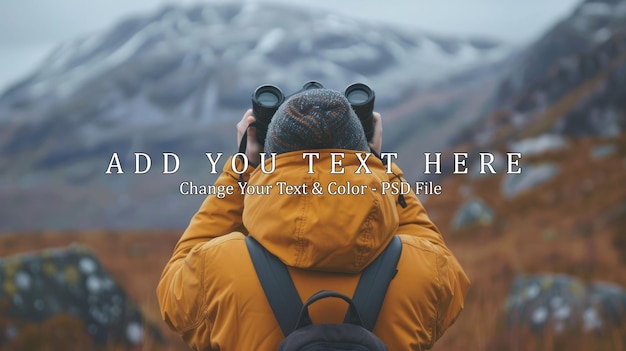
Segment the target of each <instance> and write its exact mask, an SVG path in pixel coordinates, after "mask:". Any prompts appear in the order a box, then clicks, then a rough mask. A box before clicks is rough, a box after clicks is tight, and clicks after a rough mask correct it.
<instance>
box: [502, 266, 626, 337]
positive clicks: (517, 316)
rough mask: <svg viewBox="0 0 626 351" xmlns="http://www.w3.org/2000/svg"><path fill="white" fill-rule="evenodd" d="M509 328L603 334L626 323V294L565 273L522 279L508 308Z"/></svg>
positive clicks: (614, 287)
mask: <svg viewBox="0 0 626 351" xmlns="http://www.w3.org/2000/svg"><path fill="white" fill-rule="evenodd" d="M505 316H506V321H507V325H508V327H509V328H529V329H530V330H531V331H533V332H535V333H541V332H553V333H556V334H561V333H566V332H574V333H579V332H582V331H602V330H605V329H610V328H613V327H620V326H621V325H623V323H624V321H626V291H625V290H623V289H622V288H620V287H619V286H616V285H614V284H609V283H605V282H593V283H589V284H586V283H584V282H583V281H581V280H580V279H577V278H575V277H571V276H568V275H563V274H555V275H553V274H545V275H534V276H519V277H517V278H515V280H514V281H513V283H512V286H511V290H510V294H509V297H508V299H507V302H506V306H505Z"/></svg>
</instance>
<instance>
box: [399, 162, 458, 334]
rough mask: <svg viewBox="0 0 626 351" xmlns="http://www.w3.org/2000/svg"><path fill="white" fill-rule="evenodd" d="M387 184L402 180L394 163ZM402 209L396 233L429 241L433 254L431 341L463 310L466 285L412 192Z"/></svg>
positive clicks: (438, 234)
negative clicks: (435, 286)
mask: <svg viewBox="0 0 626 351" xmlns="http://www.w3.org/2000/svg"><path fill="white" fill-rule="evenodd" d="M392 171H393V173H392V174H391V175H390V179H389V180H390V181H395V182H400V181H403V178H402V176H403V172H402V170H401V169H400V168H399V167H398V166H397V165H396V164H395V163H394V164H393V165H392ZM404 200H405V202H406V206H401V205H400V204H399V203H398V202H397V203H396V206H397V209H398V217H399V220H400V223H399V227H398V231H397V232H398V233H399V234H408V235H410V236H413V237H417V238H421V239H424V240H426V241H428V242H430V243H431V244H432V245H433V248H434V249H435V252H437V271H438V272H437V279H436V281H438V282H439V284H438V285H439V286H438V289H437V290H438V291H439V293H438V294H437V296H438V297H437V301H433V303H434V304H435V305H436V306H437V308H436V310H437V316H436V328H435V332H434V335H433V336H432V337H433V340H432V342H433V343H434V342H435V341H436V340H437V339H439V338H440V337H441V336H442V335H443V333H444V332H445V331H446V329H448V328H449V327H450V326H451V325H452V324H453V323H454V321H455V320H456V318H457V317H458V315H459V313H461V311H462V310H463V308H464V301H465V295H466V293H467V289H468V288H469V285H470V280H469V278H468V277H467V275H466V273H465V271H464V270H463V267H462V266H461V264H460V263H459V262H458V260H457V259H456V257H455V256H454V254H453V253H452V251H450V249H449V248H448V247H447V246H446V244H445V242H444V240H443V236H442V235H441V233H440V232H439V229H438V228H437V226H435V224H434V223H433V222H432V221H431V220H430V218H429V217H428V214H427V213H426V210H425V209H424V206H423V205H422V203H421V202H420V201H419V199H418V198H417V195H416V194H415V193H414V192H410V193H408V194H406V195H404Z"/></svg>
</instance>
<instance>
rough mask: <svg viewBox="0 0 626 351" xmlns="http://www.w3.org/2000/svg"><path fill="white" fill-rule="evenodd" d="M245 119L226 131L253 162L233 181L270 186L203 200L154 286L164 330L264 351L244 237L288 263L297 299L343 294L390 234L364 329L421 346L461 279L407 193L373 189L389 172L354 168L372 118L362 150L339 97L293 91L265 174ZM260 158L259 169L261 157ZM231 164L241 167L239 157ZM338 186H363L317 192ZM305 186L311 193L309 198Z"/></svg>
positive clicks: (448, 314) (328, 314)
mask: <svg viewBox="0 0 626 351" xmlns="http://www.w3.org/2000/svg"><path fill="white" fill-rule="evenodd" d="M254 121H255V119H254V116H253V115H252V112H251V111H247V112H246V113H245V114H244V116H243V119H242V120H241V121H240V122H239V123H238V124H237V132H238V141H240V140H241V138H242V136H243V135H245V134H244V132H245V131H246V130H247V132H248V133H247V143H248V144H247V151H246V154H247V156H248V158H249V159H250V160H251V162H250V163H251V164H252V165H253V166H250V167H249V168H248V169H247V170H246V172H245V174H244V180H246V181H247V182H248V186H256V185H273V187H272V189H271V190H270V193H269V194H266V195H260V194H259V195H245V196H244V195H242V194H240V193H239V192H238V191H237V192H236V193H235V194H234V195H230V196H228V197H226V198H224V199H218V198H217V197H216V196H212V195H211V196H208V197H207V199H206V200H205V201H204V203H203V204H202V206H201V207H200V209H199V211H198V212H197V213H196V214H195V216H194V217H193V218H192V220H191V222H190V224H189V227H188V228H187V230H186V231H185V232H184V234H183V236H182V237H181V239H180V240H179V242H178V244H177V245H176V248H175V250H174V254H173V256H172V258H171V259H170V261H169V262H168V263H167V265H166V267H165V270H164V272H163V275H162V277H161V281H160V283H159V286H158V288H157V295H158V298H159V303H160V306H161V310H162V315H163V318H164V319H165V321H166V322H167V324H168V325H169V326H170V327H171V328H172V329H174V330H175V331H177V332H178V333H179V334H180V335H181V337H182V338H183V339H184V340H185V341H186V342H187V343H188V344H189V345H190V347H191V348H192V349H194V350H226V351H230V350H235V351H239V350H276V349H277V348H278V345H279V343H280V342H281V340H282V339H283V338H284V335H283V334H282V332H281V329H280V327H279V325H278V323H277V321H276V319H275V317H274V315H273V313H272V310H271V308H270V306H269V304H268V302H267V299H266V297H265V295H264V291H263V289H262V287H261V285H260V283H259V280H258V277H257V276H256V273H255V270H254V267H253V264H252V262H251V259H250V256H249V254H248V251H247V248H246V244H245V240H244V238H245V236H246V235H249V236H252V237H253V238H254V239H256V240H257V241H258V242H259V243H260V244H261V245H263V247H265V248H266V249H267V250H268V251H269V252H271V253H272V254H273V255H275V256H277V257H278V258H279V259H280V260H281V261H282V262H283V263H285V264H286V265H287V266H288V269H289V273H290V275H291V278H292V280H293V281H294V284H295V286H296V288H297V290H298V293H299V295H300V297H301V299H302V301H305V300H306V299H308V298H309V297H310V296H311V295H313V294H314V293H316V292H317V291H319V290H321V289H332V290H335V291H338V292H340V293H342V294H345V295H347V296H352V294H353V292H354V289H355V287H356V284H357V282H358V279H359V276H360V272H361V271H362V270H363V269H364V268H365V267H366V266H367V265H368V264H369V263H370V262H372V261H373V260H374V259H375V258H376V257H377V255H378V254H380V253H381V251H382V250H383V249H384V248H385V247H386V245H387V244H388V243H389V242H390V241H391V239H392V237H393V236H394V235H396V234H397V235H399V236H400V238H401V241H402V246H403V248H402V254H401V257H400V261H399V263H398V267H397V268H398V273H397V274H396V276H395V278H394V279H393V280H392V282H391V284H390V286H389V289H388V291H387V294H386V296H385V301H384V303H383V305H382V308H381V311H380V314H379V316H378V320H377V322H376V325H375V328H374V330H373V331H374V333H375V334H376V335H377V336H378V337H379V338H380V339H382V340H383V341H384V342H385V343H386V344H387V345H388V347H389V349H390V350H394V351H398V350H426V349H429V348H431V347H432V346H433V344H434V342H435V341H436V340H437V339H439V338H440V337H441V335H442V334H443V333H444V331H445V330H446V329H447V328H448V327H449V326H450V325H451V324H452V323H453V322H454V321H455V319H456V317H457V316H458V314H459V313H460V311H461V310H462V308H463V301H464V295H465V292H466V289H467V287H468V286H469V281H468V279H467V277H466V275H465V273H464V272H463V269H462V268H461V266H460V265H459V263H458V262H457V260H456V259H455V258H454V256H453V255H452V253H451V252H450V250H449V249H448V248H447V247H446V245H445V243H444V241H443V238H442V236H441V234H440V233H439V232H438V229H437V228H436V227H435V225H434V224H433V223H432V222H431V221H430V219H429V218H428V216H427V214H426V212H425V210H424V208H423V207H422V205H421V203H420V202H419V200H418V199H417V197H416V196H415V194H413V193H411V194H407V195H406V196H405V199H404V201H400V203H397V200H398V199H397V196H392V195H390V194H383V193H382V192H381V189H382V187H381V184H382V182H387V181H391V182H400V181H401V180H402V179H401V176H402V171H401V170H400V169H399V168H398V167H397V166H396V165H393V173H391V174H387V173H386V169H387V168H386V166H385V165H384V164H383V163H382V162H381V160H380V159H378V158H376V157H374V156H371V157H369V158H368V159H367V168H368V169H369V171H370V172H371V173H368V172H366V170H365V169H364V168H360V166H361V161H360V159H359V157H357V154H360V155H361V159H363V158H364V157H365V154H366V153H368V152H370V151H375V152H376V153H377V154H378V153H380V151H381V147H382V125H381V121H380V115H379V114H378V113H374V123H375V136H374V137H373V138H372V141H371V142H370V143H369V144H368V142H367V140H366V138H365V135H364V132H363V130H362V127H361V125H360V122H359V120H358V117H357V116H356V115H355V114H354V112H353V111H352V109H351V107H350V105H349V103H348V101H347V99H346V98H345V97H344V96H343V95H342V94H341V93H339V92H335V91H332V90H328V89H312V90H307V91H304V92H302V93H299V94H296V95H294V96H293V97H291V98H289V99H288V100H287V101H286V102H285V103H283V104H282V105H281V107H280V108H279V109H278V111H277V112H276V114H275V115H274V117H273V118H272V121H271V123H270V125H269V128H268V132H267V139H266V142H265V146H264V151H265V152H266V153H276V154H278V155H277V156H276V164H275V166H276V167H275V170H274V172H272V173H268V174H266V173H264V172H262V170H261V167H258V166H256V165H258V162H260V156H259V153H260V152H261V151H262V150H261V149H262V147H261V145H259V143H258V142H257V141H256V129H255V128H254V127H249V125H250V124H251V123H252V122H254ZM370 148H371V150H370ZM304 153H314V154H315V155H317V154H319V158H318V157H315V156H310V157H306V156H305V157H303V154H304ZM333 154H335V156H333ZM338 154H343V157H342V158H341V157H339V156H337V155H338ZM333 157H334V161H333ZM309 158H312V162H313V169H312V171H313V172H312V173H311V172H310V171H311V170H310V169H309V166H310V164H309V162H310V160H309ZM339 159H340V160H341V164H340V166H339V163H338V162H339ZM266 162H267V163H268V167H266V169H269V168H270V167H269V163H270V162H272V161H271V159H269V158H268V160H266ZM236 164H237V166H238V167H242V166H243V164H242V161H241V159H239V158H238V159H237V160H236ZM255 166H256V167H255ZM333 167H335V169H334V171H335V172H333ZM357 170H358V171H357ZM238 180H239V175H238V174H235V173H234V172H233V170H232V169H231V162H230V160H229V161H228V162H226V165H225V167H224V172H223V173H222V174H221V175H220V177H219V178H218V180H217V181H216V184H220V185H233V186H234V187H235V189H238V186H237V181H238ZM281 182H283V183H282V184H289V185H297V186H299V187H300V191H299V193H297V192H296V191H295V190H294V191H293V192H292V193H291V194H286V193H285V191H283V192H282V193H281V189H280V187H279V185H278V184H279V183H281ZM332 182H335V183H332ZM348 183H349V184H351V185H357V186H363V185H366V186H367V187H365V188H364V189H365V190H364V191H363V192H362V193H356V194H352V195H345V194H344V195H338V194H334V195H333V194H329V193H328V190H329V189H330V187H332V186H333V184H337V185H339V184H348ZM303 184H306V186H302V185H303ZM315 184H317V185H319V188H318V190H319V189H321V191H322V193H323V194H319V193H314V192H313V191H312V189H313V188H314V186H315ZM329 186H330V187H329ZM305 188H306V190H305ZM375 189H376V190H375ZM283 190H285V189H283ZM345 313H346V305H345V303H343V301H340V300H338V299H326V300H323V301H319V302H318V303H316V304H314V305H312V306H311V307H310V314H311V319H312V321H313V323H340V322H341V321H342V319H343V317H344V315H345Z"/></svg>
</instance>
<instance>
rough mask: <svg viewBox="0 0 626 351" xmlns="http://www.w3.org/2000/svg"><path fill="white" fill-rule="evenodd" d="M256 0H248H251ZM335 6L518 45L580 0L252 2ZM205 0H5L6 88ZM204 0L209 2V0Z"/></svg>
mask: <svg viewBox="0 0 626 351" xmlns="http://www.w3.org/2000/svg"><path fill="white" fill-rule="evenodd" d="M223 1H224V0H222V2H223ZM248 1H250V0H248ZM254 1H255V2H284V3H290V4H296V3H299V4H302V5H303V6H308V7H321V8H326V9H331V10H336V11H338V12H340V13H343V14H345V15H348V16H352V17H355V18H361V19H367V20H372V21H378V22H388V23H395V24H397V25H404V26H407V27H413V28H416V29H422V30H427V31H430V32H433V33H440V34H445V35H454V36H466V35H486V36H489V37H493V38H497V39H501V40H504V41H507V42H510V43H513V44H523V43H526V42H529V41H531V40H533V39H535V38H536V37H537V36H539V35H541V33H543V32H544V31H545V30H547V29H548V28H549V27H550V26H551V25H552V24H554V22H555V21H557V20H558V19H560V18H562V17H564V16H566V15H568V14H569V13H570V11H571V10H572V9H573V8H574V6H575V5H576V4H577V3H579V2H580V0H442V1H433V0H378V1H365V0H315V1H298V2H297V1H295V0H254ZM200 2H203V1H200V0H178V1H161V0H88V1H85V0H0V93H1V92H2V91H3V90H4V89H5V88H7V86H8V85H9V84H11V83H13V82H15V81H16V80H18V79H19V78H22V77H23V76H24V75H26V74H27V73H28V72H29V71H30V70H32V69H33V68H34V67H35V66H36V65H37V64H39V63H40V62H41V61H42V60H43V58H44V57H45V55H46V54H47V53H48V52H49V51H50V50H52V49H53V48H54V47H55V46H56V45H57V44H59V43H61V42H63V41H66V40H71V39H73V38H76V37H78V36H80V35H82V34H85V33H89V32H93V31H98V30H102V29H106V28H108V27H110V26H111V25H112V24H114V23H115V22H116V21H118V20H119V19H121V18H123V17H125V16H129V15H133V14H141V13H147V12H151V11H155V10H156V9H158V8H160V7H161V6H163V5H165V4H168V3H170V4H172V3H177V4H194V3H200ZM204 2H206V1H204Z"/></svg>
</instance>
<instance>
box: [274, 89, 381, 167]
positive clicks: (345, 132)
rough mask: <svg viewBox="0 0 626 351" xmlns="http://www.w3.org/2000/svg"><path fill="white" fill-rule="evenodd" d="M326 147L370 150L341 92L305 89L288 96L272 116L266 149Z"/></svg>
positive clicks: (294, 149)
mask: <svg viewBox="0 0 626 351" xmlns="http://www.w3.org/2000/svg"><path fill="white" fill-rule="evenodd" d="M329 148H336V149H348V150H357V151H366V152H367V151H369V150H370V149H369V145H368V143H367V139H366V137H365V132H364V131H363V127H362V126H361V122H360V121H359V118H358V117H357V116H356V114H355V113H354V111H353V110H352V107H351V106H350V103H349V102H348V99H346V97H345V96H344V95H343V94H341V93H340V92H337V91H334V90H330V89H309V90H305V91H303V92H301V93H298V94H295V95H293V96H291V97H290V98H289V99H287V101H285V102H284V103H283V104H282V105H281V106H280V107H279V108H278V110H277V111H276V113H275V114H274V116H273V117H272V120H271V122H270V124H269V126H268V130H267V137H266V139H265V152H268V153H271V152H275V153H277V154H282V153H285V152H290V151H296V150H310V149H329Z"/></svg>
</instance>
